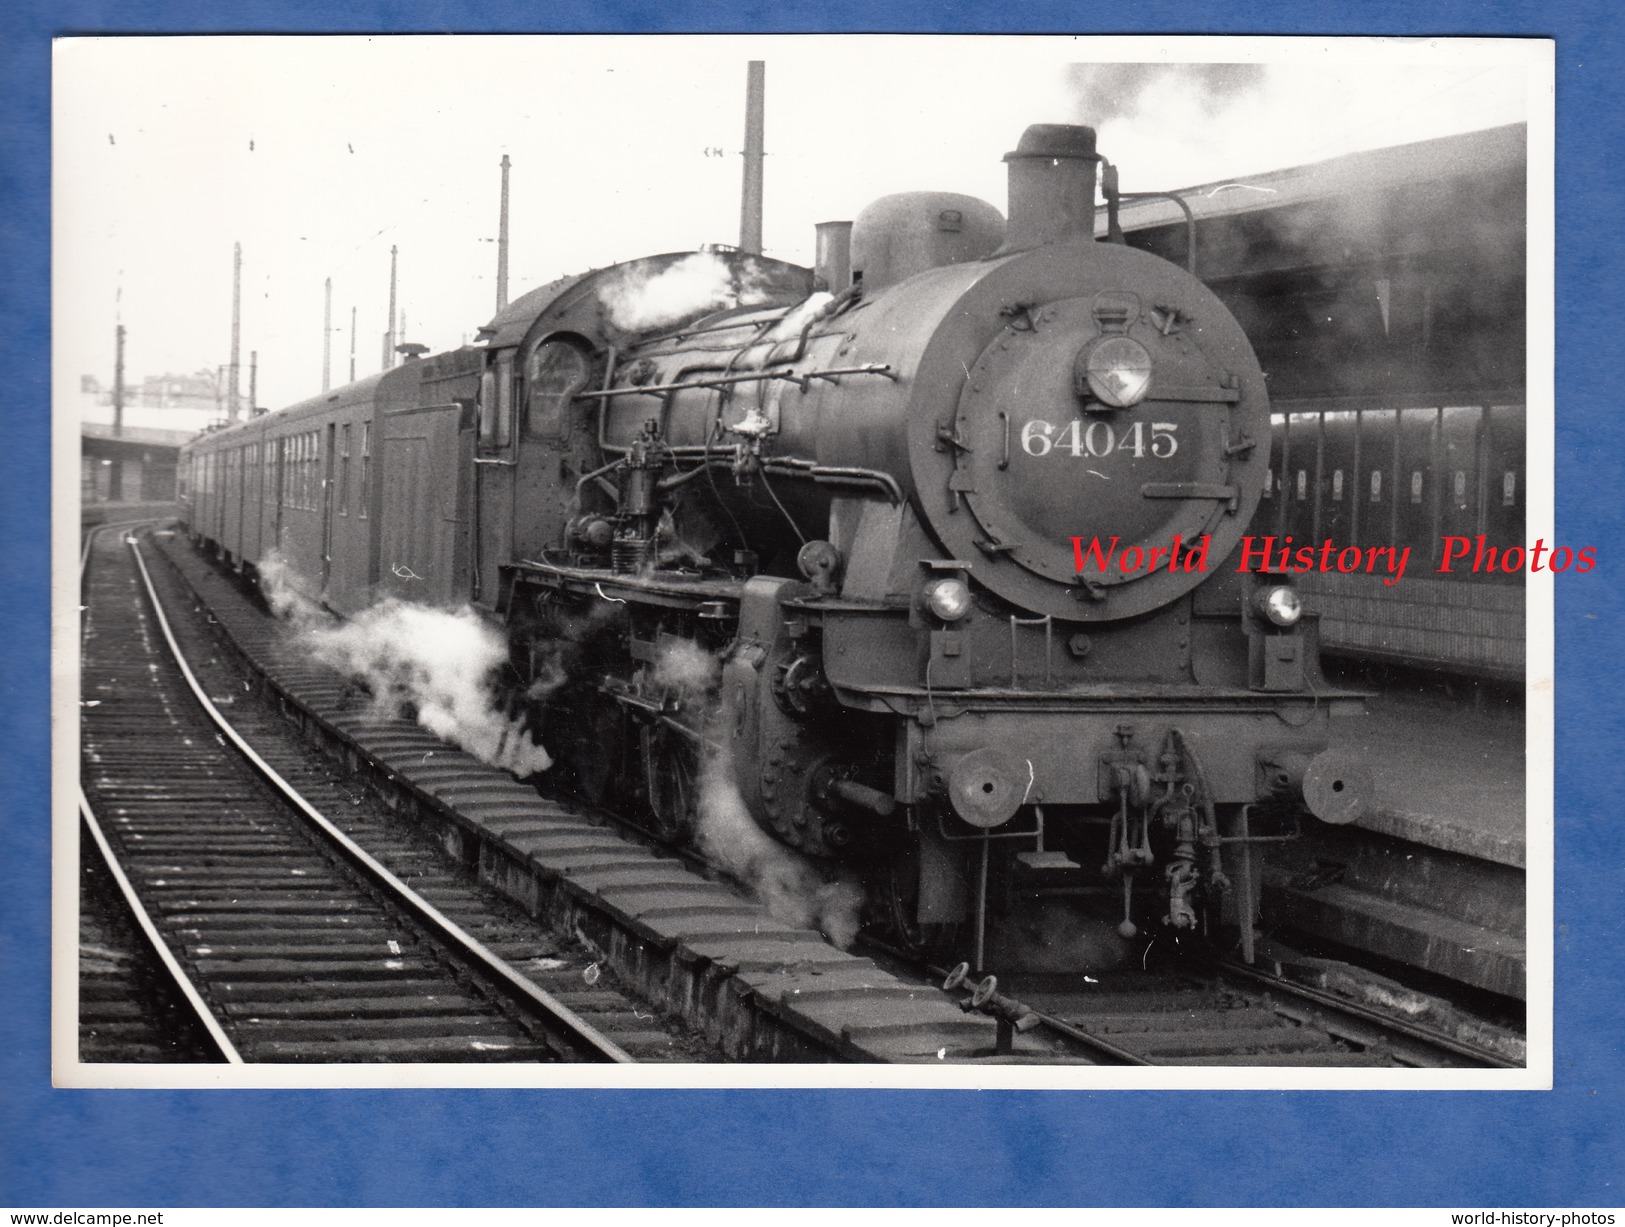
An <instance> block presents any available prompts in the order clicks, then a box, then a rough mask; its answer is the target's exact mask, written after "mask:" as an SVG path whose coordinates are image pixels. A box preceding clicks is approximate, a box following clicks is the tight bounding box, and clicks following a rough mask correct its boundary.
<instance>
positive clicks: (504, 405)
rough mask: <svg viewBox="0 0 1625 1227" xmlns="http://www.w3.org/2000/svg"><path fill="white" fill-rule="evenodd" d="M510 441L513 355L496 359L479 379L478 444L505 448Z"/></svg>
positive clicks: (510, 353)
mask: <svg viewBox="0 0 1625 1227" xmlns="http://www.w3.org/2000/svg"><path fill="white" fill-rule="evenodd" d="M512 438H513V353H512V351H509V352H508V353H504V354H502V355H501V356H499V357H498V358H497V360H496V362H495V364H494V365H489V366H487V367H486V368H485V374H484V375H482V376H481V377H480V443H481V444H482V445H483V446H485V447H487V448H498V447H507V446H508V442H509V440H510V439H512Z"/></svg>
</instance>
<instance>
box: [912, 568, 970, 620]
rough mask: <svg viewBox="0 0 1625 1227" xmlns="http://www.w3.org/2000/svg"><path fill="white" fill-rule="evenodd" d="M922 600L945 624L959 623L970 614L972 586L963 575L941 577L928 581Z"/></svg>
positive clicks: (921, 593) (921, 592) (922, 593)
mask: <svg viewBox="0 0 1625 1227" xmlns="http://www.w3.org/2000/svg"><path fill="white" fill-rule="evenodd" d="M920 598H921V600H922V601H923V602H924V604H925V607H926V608H927V609H929V610H930V611H931V612H932V614H934V615H935V616H936V617H938V618H941V619H942V620H943V621H944V622H958V621H960V620H961V619H962V618H964V617H965V616H966V615H967V614H969V613H970V608H971V595H970V585H969V584H967V583H966V582H965V579H964V577H963V576H961V575H939V576H937V577H936V578H935V579H931V580H928V581H926V584H925V587H924V588H922V589H921V590H920Z"/></svg>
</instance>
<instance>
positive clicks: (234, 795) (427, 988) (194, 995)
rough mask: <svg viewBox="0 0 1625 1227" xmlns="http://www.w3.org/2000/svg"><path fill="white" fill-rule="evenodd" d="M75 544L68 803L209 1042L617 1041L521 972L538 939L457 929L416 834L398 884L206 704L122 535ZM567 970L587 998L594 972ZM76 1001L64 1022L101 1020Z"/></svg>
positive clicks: (484, 1050)
mask: <svg viewBox="0 0 1625 1227" xmlns="http://www.w3.org/2000/svg"><path fill="white" fill-rule="evenodd" d="M86 561H87V562H88V563H89V564H90V567H89V573H88V578H87V581H86V592H85V604H86V605H87V615H86V633H85V637H84V650H83V679H82V702H83V739H82V765H81V774H82V792H81V812H82V816H83V817H84V820H85V822H86V824H87V829H88V831H89V832H90V843H91V844H95V845H97V846H98V847H100V848H101V849H102V850H103V851H104V852H105V854H106V856H107V861H108V869H107V872H108V873H109V874H110V875H111V876H112V877H114V878H115V879H120V880H122V882H123V885H124V887H125V894H126V896H127V898H128V899H129V900H130V902H131V904H132V906H133V907H135V908H136V909H137V914H138V915H139V916H140V917H142V919H140V920H138V921H137V923H138V924H139V925H140V926H141V927H143V928H145V930H146V931H147V932H148V934H149V936H150V937H152V938H153V939H154V943H153V944H154V950H155V952H156V957H158V958H159V959H161V960H164V961H166V962H168V963H169V964H170V965H171V968H172V970H173V971H174V972H175V973H177V974H178V976H179V979H178V980H177V988H176V989H175V992H176V993H178V994H179V995H181V996H183V997H189V998H191V999H192V1001H193V1002H194V1004H195V1006H196V1007H197V1010H198V1018H199V1022H198V1025H199V1026H200V1027H202V1028H204V1029H206V1030H208V1031H209V1032H210V1033H211V1034H212V1036H213V1038H214V1043H213V1047H214V1049H215V1052H216V1056H217V1059H222V1060H225V1061H228V1062H234V1061H281V1062H311V1061H322V1062H328V1061H445V1060H456V1061H471V1060H483V1061H544V1060H559V1059H566V1060H590V1061H614V1062H626V1061H630V1060H632V1059H633V1058H632V1056H631V1055H630V1054H629V1052H628V1051H627V1049H626V1048H625V1047H623V1046H622V1045H621V1044H619V1043H617V1042H616V1041H615V1039H614V1038H612V1036H611V1034H610V1033H608V1032H607V1031H606V1030H604V1029H601V1028H600V1027H597V1026H594V1025H591V1024H589V1023H588V1022H587V1021H585V1020H584V1019H583V1018H582V1016H581V1015H580V1014H579V1013H578V1012H577V1011H576V1010H574V1009H572V1008H571V1007H570V1005H568V1004H566V1003H565V1001H563V1000H561V998H560V997H559V996H556V995H554V994H553V993H550V992H548V991H547V990H546V989H545V988H543V987H542V986H541V985H540V984H539V983H537V980H538V979H539V978H540V979H545V978H546V977H548V976H549V975H550V974H555V973H557V972H559V971H564V972H565V973H566V975H568V974H569V973H570V972H571V971H572V970H573V969H572V968H571V967H570V965H569V960H568V959H561V958H558V957H556V956H557V954H558V951H557V949H556V948H555V947H556V944H554V943H547V942H538V941H534V940H533V941H531V942H530V944H529V947H528V948H526V947H525V946H524V945H523V944H521V943H519V942H516V940H515V938H516V936H517V935H516V934H514V933H511V932H509V933H499V934H498V936H499V937H501V938H504V939H505V945H506V949H505V950H503V951H502V953H498V952H497V951H496V950H494V949H493V948H492V947H491V945H490V944H488V943H486V942H482V941H480V940H477V939H476V938H475V937H474V936H473V935H472V934H470V933H469V932H468V931H467V930H466V929H465V928H464V927H463V926H462V925H460V924H458V923H457V921H456V920H454V919H452V917H451V915H449V914H448V913H450V912H454V911H457V910H459V909H461V910H462V911H463V912H464V913H465V917H464V918H465V919H466V918H467V916H466V914H467V913H468V912H469V911H470V910H471V909H473V908H474V906H475V904H476V901H475V900H474V899H473V895H472V892H470V891H469V890H468V889H467V888H466V887H463V886H462V885H461V884H459V883H457V882H455V881H453V880H452V879H450V878H449V877H448V876H447V875H445V874H444V873H442V872H440V871H438V870H437V868H436V867H435V866H433V864H432V857H431V856H430V855H428V854H429V853H431V852H432V849H424V848H422V847H411V846H409V845H407V844H404V843H401V842H400V841H398V840H397V841H396V846H394V847H392V848H391V849H390V850H389V852H388V854H387V857H388V858H389V859H393V860H394V861H395V864H396V868H406V869H407V872H412V869H411V868H410V867H411V866H415V867H416V874H415V878H416V880H415V881H414V883H413V886H412V887H408V886H407V884H406V883H405V882H404V881H403V880H402V878H401V877H400V876H398V874H397V873H396V872H394V871H393V870H392V869H391V868H388V867H386V866H385V864H384V863H383V860H382V859H380V858H379V857H375V856H373V855H372V854H371V853H370V852H369V851H367V850H365V849H363V848H362V847H361V846H360V845H359V844H357V843H356V842H355V841H354V840H352V839H350V838H349V837H348V836H347V835H345V834H344V833H343V832H341V831H340V830H339V829H338V828H337V827H336V826H334V825H333V824H332V823H331V822H329V821H327V820H326V819H325V818H324V817H323V816H322V814H321V812H320V810H319V809H318V808H317V806H316V805H314V804H312V802H311V801H310V800H308V799H307V798H305V797H304V796H302V795H301V793H300V792H299V790H297V789H295V788H293V787H292V786H291V785H290V784H289V783H288V782H287V781H286V780H285V779H284V778H283V777H282V775H281V774H280V773H279V772H278V770H277V768H276V766H274V765H273V764H272V763H271V762H268V761H266V760H265V758H263V757H261V756H259V755H258V754H256V753H255V752H254V751H253V750H252V748H251V747H250V746H249V745H248V743H247V742H246V740H244V739H243V738H242V736H241V735H240V734H239V733H238V732H237V731H236V730H235V729H233V728H232V727H231V725H230V724H229V723H228V722H226V721H225V719H224V717H223V716H221V715H220V709H221V708H222V707H229V706H232V705H233V704H234V703H235V700H236V698H237V696H235V695H219V694H216V695H215V696H214V697H213V698H211V696H210V695H209V694H208V693H206V691H205V690H204V688H203V687H202V686H201V685H200V684H199V682H198V679H197V677H196V675H195V674H194V673H193V672H192V671H191V670H190V669H189V668H188V666H187V665H186V664H185V662H184V660H183V659H182V658H181V657H180V655H179V651H178V646H177V645H176V644H175V641H174V638H173V636H172V635H171V633H170V630H169V627H168V625H167V621H166V619H165V618H164V615H163V613H162V610H161V608H160V605H159V603H158V602H157V599H156V597H155V596H154V595H153V594H152V593H151V592H150V591H149V590H148V584H147V581H146V576H145V574H144V572H145V568H144V565H143V563H142V560H141V558H140V555H139V553H138V552H137V551H136V549H135V548H134V547H133V544H126V543H125V542H124V541H123V539H122V534H120V533H118V532H103V533H101V534H99V536H98V537H97V538H95V539H94V540H93V541H92V542H91V543H89V544H88V545H87V553H86ZM166 642H167V646H168V648H169V649H171V650H172V651H173V652H174V655H172V656H171V657H169V658H167V659H166V658H165V656H164V655H163V649H164V647H165V645H166ZM284 765H285V766H286V765H288V764H284ZM331 791H332V790H330V792H331ZM333 799H334V798H333V797H332V796H329V797H328V800H330V801H331V800H333ZM373 834H374V835H375V836H376V837H377V838H378V839H379V840H381V841H383V842H386V843H387V842H388V837H387V836H386V835H385V834H384V833H383V832H381V831H375V832H373ZM87 850H88V849H87ZM484 920H485V921H486V923H487V924H488V926H489V927H494V928H497V929H501V928H502V923H503V922H502V921H501V920H500V919H494V918H491V917H488V916H487V917H485V918H484ZM108 953H109V955H111V956H114V957H109V958H107V959H105V960H104V961H106V962H109V963H118V962H120V961H122V957H123V956H122V955H120V952H118V951H109V952H108ZM503 955H507V956H508V957H503ZM515 955H520V956H524V957H523V958H520V959H517V960H515V959H514V957H513V956H515ZM516 963H517V964H518V965H516ZM527 963H528V965H529V966H528V968H526V969H525V970H522V969H521V968H522V967H525V964H527ZM527 972H528V973H529V974H527ZM556 978H557V977H556ZM586 978H587V979H588V980H595V979H597V977H596V976H593V975H588V976H587V977H586ZM576 987H577V988H578V989H580V990H581V991H582V992H583V994H584V995H585V996H586V997H588V998H591V1000H590V1001H589V1002H588V1003H587V1004H588V1005H589V1006H592V1007H601V1006H602V1005H603V1004H604V1003H603V1002H602V1000H601V999H602V998H603V997H604V996H605V995H606V990H607V988H608V986H607V985H605V986H604V987H603V988H598V987H595V986H592V985H587V986H586V987H585V988H584V989H582V988H581V985H580V982H579V981H578V982H577V986H576ZM98 995H100V994H98ZM610 995H613V994H610ZM87 1006H89V1007H90V1008H88V1009H86V1010H85V1012H84V1014H83V1015H82V1036H83V1033H84V1030H85V1029H91V1030H94V1029H95V1028H97V1027H98V1026H99V1027H101V1028H102V1029H103V1030H105V1027H106V1023H105V1021H98V1011H99V1010H100V1011H101V1012H102V1013H105V1010H104V1009H103V1007H102V1003H100V1002H88V1003H87ZM624 1013H625V1014H626V1015H627V1017H635V1016H636V1011H635V1009H634V1008H633V1007H631V1006H630V1005H628V1007H627V1009H626V1010H625V1011H624ZM624 1029H625V1028H623V1030H624ZM642 1029H644V1028H643V1027H642V1025H641V1023H640V1024H639V1026H638V1027H637V1030H642ZM638 1038H641V1037H638ZM85 1047H86V1048H87V1049H88V1050H89V1052H91V1053H97V1052H102V1053H105V1052H106V1046H103V1047H102V1048H100V1049H98V1048H97V1047H96V1045H94V1044H89V1045H85ZM131 1047H132V1048H133V1049H134V1050H135V1051H139V1050H140V1048H141V1044H139V1043H137V1044H133V1045H132V1046H131ZM103 1059H106V1057H105V1056H104V1058H103Z"/></svg>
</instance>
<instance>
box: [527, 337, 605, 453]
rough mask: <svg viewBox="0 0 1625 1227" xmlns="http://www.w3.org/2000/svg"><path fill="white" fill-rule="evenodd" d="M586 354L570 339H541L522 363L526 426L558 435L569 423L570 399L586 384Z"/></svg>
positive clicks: (533, 430) (549, 434) (529, 430)
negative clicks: (527, 358) (540, 342)
mask: <svg viewBox="0 0 1625 1227" xmlns="http://www.w3.org/2000/svg"><path fill="white" fill-rule="evenodd" d="M589 374H590V369H589V362H588V358H587V354H586V353H585V351H583V350H582V349H581V348H580V347H579V346H577V345H573V344H571V343H570V342H569V341H563V340H551V341H544V342H542V344H540V345H538V346H537V347H536V348H535V349H534V350H532V351H531V354H530V358H529V360H528V361H527V362H526V363H525V398H526V404H525V430H526V432H527V433H529V434H532V435H542V436H547V437H551V438H557V437H559V436H561V435H562V434H563V433H564V431H565V430H566V429H567V427H568V425H569V416H568V414H569V408H570V401H571V400H572V399H573V398H574V397H575V395H576V394H577V393H578V392H580V391H581V389H582V388H584V387H585V386H586V384H587V378H588V375H589Z"/></svg>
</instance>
